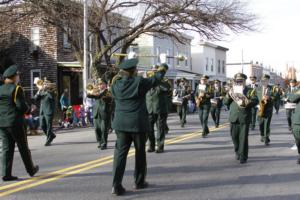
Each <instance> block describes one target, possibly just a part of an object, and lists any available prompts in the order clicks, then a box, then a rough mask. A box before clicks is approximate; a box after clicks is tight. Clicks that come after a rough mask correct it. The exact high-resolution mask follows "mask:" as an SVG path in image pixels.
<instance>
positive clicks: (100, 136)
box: [94, 118, 110, 147]
mask: <svg viewBox="0 0 300 200" xmlns="http://www.w3.org/2000/svg"><path fill="white" fill-rule="evenodd" d="M109 123H110V122H109V120H103V119H101V118H95V119H94V126H95V133H96V139H97V142H98V143H99V147H102V146H105V147H106V146H107V137H108V129H109Z"/></svg>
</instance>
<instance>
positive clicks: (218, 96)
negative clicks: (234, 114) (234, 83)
mask: <svg viewBox="0 0 300 200" xmlns="http://www.w3.org/2000/svg"><path fill="white" fill-rule="evenodd" d="M212 91H213V98H212V99H211V110H210V113H211V116H212V119H213V120H214V122H215V126H216V128H218V127H219V124H220V115H221V108H222V101H223V97H224V96H225V89H224V88H223V87H222V86H221V81H219V80H215V81H214V87H213V89H212Z"/></svg>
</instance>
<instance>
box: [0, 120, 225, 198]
mask: <svg viewBox="0 0 300 200" xmlns="http://www.w3.org/2000/svg"><path fill="white" fill-rule="evenodd" d="M228 125H229V124H228V123H226V124H222V125H220V126H219V128H211V129H210V131H216V130H219V129H222V128H224V127H227V126H228ZM200 135H201V132H199V131H198V132H194V133H187V134H184V135H181V136H178V137H175V138H171V139H168V140H166V142H165V144H166V145H168V144H174V143H178V142H181V141H184V140H188V139H191V138H194V137H197V136H200ZM134 155H135V151H134V149H131V150H130V151H129V153H128V157H132V156H134ZM112 162H113V156H112V155H111V156H106V157H104V158H101V159H97V160H93V161H89V162H86V163H82V164H79V165H74V166H72V167H67V168H64V169H61V170H57V171H54V172H51V173H48V174H45V175H41V176H37V177H34V178H30V179H27V180H24V181H20V182H16V183H12V184H9V185H4V186H2V187H0V197H4V196H7V195H10V194H13V193H16V192H20V191H23V190H26V189H30V188H33V187H36V186H39V185H43V184H46V183H49V182H53V181H56V180H59V179H61V178H64V177H67V176H71V175H74V174H78V173H80V172H83V171H87V170H90V169H94V168H97V167H101V166H103V165H106V164H110V163H112Z"/></svg>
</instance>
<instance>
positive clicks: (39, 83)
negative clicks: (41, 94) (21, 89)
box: [34, 77, 56, 92]
mask: <svg viewBox="0 0 300 200" xmlns="http://www.w3.org/2000/svg"><path fill="white" fill-rule="evenodd" d="M34 84H35V85H36V87H37V88H38V89H39V91H48V92H54V91H55V90H56V84H55V83H51V82H50V81H48V80H47V78H46V77H45V78H44V80H42V79H39V78H37V79H35V80H34Z"/></svg>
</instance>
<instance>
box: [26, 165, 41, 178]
mask: <svg viewBox="0 0 300 200" xmlns="http://www.w3.org/2000/svg"><path fill="white" fill-rule="evenodd" d="M39 170H40V167H39V166H38V165H36V166H35V167H34V168H33V170H32V172H30V173H29V176H31V177H33V176H34V175H35V174H36V173H38V171H39Z"/></svg>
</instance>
